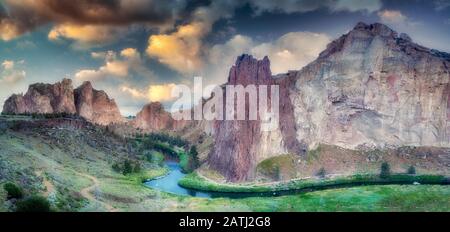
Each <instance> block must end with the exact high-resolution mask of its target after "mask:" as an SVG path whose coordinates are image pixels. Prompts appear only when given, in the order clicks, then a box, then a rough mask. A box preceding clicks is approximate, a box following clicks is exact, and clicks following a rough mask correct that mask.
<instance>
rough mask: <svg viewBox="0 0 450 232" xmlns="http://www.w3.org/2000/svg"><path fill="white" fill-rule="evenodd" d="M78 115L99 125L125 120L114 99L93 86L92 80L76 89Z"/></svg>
mask: <svg viewBox="0 0 450 232" xmlns="http://www.w3.org/2000/svg"><path fill="white" fill-rule="evenodd" d="M74 97H75V105H76V109H77V113H78V115H80V116H81V117H83V118H85V119H87V120H88V121H91V122H93V123H96V124H99V125H109V124H111V123H121V122H124V119H123V117H122V115H121V114H120V111H119V108H118V107H117V104H116V102H115V101H114V100H113V99H110V98H109V97H108V95H107V94H106V93H105V92H104V91H101V90H96V89H94V88H92V84H91V83H90V82H88V81H87V82H84V83H83V84H82V85H81V86H80V87H78V88H77V89H75V91H74Z"/></svg>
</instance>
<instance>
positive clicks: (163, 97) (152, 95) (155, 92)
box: [120, 83, 176, 102]
mask: <svg viewBox="0 0 450 232" xmlns="http://www.w3.org/2000/svg"><path fill="white" fill-rule="evenodd" d="M175 86H176V85H175V84H174V83H169V84H161V85H149V86H148V87H147V89H146V90H141V89H138V88H133V87H129V86H127V85H123V86H121V87H120V91H122V92H124V93H127V94H129V95H130V96H132V97H133V98H135V99H143V100H147V101H149V102H167V101H172V100H174V97H172V90H173V88H175Z"/></svg>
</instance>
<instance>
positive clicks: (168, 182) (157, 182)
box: [144, 161, 212, 198]
mask: <svg viewBox="0 0 450 232" xmlns="http://www.w3.org/2000/svg"><path fill="white" fill-rule="evenodd" d="M165 164H166V165H167V167H168V168H169V170H170V171H169V173H168V174H167V175H165V176H162V177H160V178H157V179H153V180H149V181H147V182H145V183H144V184H145V185H146V186H148V187H151V188H154V189H158V190H161V191H163V192H168V193H173V194H176V195H182V196H193V197H205V198H211V197H212V196H211V194H210V193H207V192H201V191H197V190H192V189H186V188H183V187H181V186H179V185H178V181H179V180H180V179H181V178H183V177H184V176H186V174H184V173H183V172H182V171H181V167H180V165H179V164H178V163H177V162H175V161H166V162H165Z"/></svg>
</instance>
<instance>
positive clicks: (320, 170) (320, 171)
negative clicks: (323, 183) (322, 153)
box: [316, 167, 327, 179]
mask: <svg viewBox="0 0 450 232" xmlns="http://www.w3.org/2000/svg"><path fill="white" fill-rule="evenodd" d="M316 175H317V176H318V177H320V178H322V179H324V178H325V177H326V175H327V172H326V171H325V168H323V167H322V168H320V169H319V171H317V173H316Z"/></svg>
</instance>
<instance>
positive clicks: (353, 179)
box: [178, 173, 449, 193]
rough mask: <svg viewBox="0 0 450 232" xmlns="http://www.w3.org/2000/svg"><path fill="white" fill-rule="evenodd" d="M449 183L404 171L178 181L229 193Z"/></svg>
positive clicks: (195, 177)
mask: <svg viewBox="0 0 450 232" xmlns="http://www.w3.org/2000/svg"><path fill="white" fill-rule="evenodd" d="M414 182H417V183H420V184H436V185H441V184H449V179H448V178H446V177H444V176H439V175H407V174H393V175H390V176H389V177H386V178H380V177H379V176H378V175H371V174H364V175H354V176H349V177H342V178H335V179H314V180H312V179H308V180H292V181H288V182H279V183H275V184H272V185H263V184H222V183H216V182H212V181H210V180H207V179H205V178H203V177H201V176H199V175H198V174H197V173H191V174H189V175H186V176H185V177H184V178H183V179H181V180H180V181H179V183H178V184H179V185H181V186H183V187H185V188H190V189H197V190H202V191H213V192H231V193H239V192H241V193H251V192H254V193H263V192H274V191H289V190H302V189H310V190H314V189H317V190H321V189H326V188H332V187H336V186H352V185H355V186H358V185H385V184H413V183H414Z"/></svg>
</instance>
